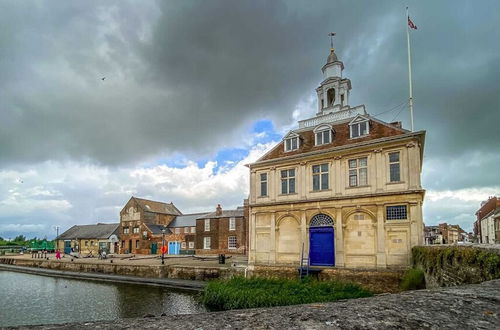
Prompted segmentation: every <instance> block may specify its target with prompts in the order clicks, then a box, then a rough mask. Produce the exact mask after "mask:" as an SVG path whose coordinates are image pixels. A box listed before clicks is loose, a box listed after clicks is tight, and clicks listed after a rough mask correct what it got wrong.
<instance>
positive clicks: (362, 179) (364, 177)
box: [359, 168, 368, 186]
mask: <svg viewBox="0 0 500 330" xmlns="http://www.w3.org/2000/svg"><path fill="white" fill-rule="evenodd" d="M367 184H368V170H367V169H366V168H360V169H359V185H360V186H365V185H367Z"/></svg>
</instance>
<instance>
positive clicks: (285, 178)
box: [280, 168, 297, 195]
mask: <svg viewBox="0 0 500 330" xmlns="http://www.w3.org/2000/svg"><path fill="white" fill-rule="evenodd" d="M290 171H293V175H290ZM285 172H286V176H284V173H285ZM296 178H297V170H296V169H295V168H288V169H284V170H280V183H281V194H282V195H289V194H296V193H297V189H296V183H297V180H296ZM284 182H286V183H285V185H286V191H284V190H283V183H284ZM292 182H293V184H291V183H292ZM290 187H293V191H291V189H290Z"/></svg>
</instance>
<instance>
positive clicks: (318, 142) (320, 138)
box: [316, 132, 323, 145]
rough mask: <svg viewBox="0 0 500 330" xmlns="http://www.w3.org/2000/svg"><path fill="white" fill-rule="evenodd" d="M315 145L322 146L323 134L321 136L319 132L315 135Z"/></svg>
mask: <svg viewBox="0 0 500 330" xmlns="http://www.w3.org/2000/svg"><path fill="white" fill-rule="evenodd" d="M316 144H317V145H320V144H323V134H321V132H319V133H316Z"/></svg>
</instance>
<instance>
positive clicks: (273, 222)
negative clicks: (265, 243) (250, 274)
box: [269, 212, 276, 264]
mask: <svg viewBox="0 0 500 330" xmlns="http://www.w3.org/2000/svg"><path fill="white" fill-rule="evenodd" d="M270 234H271V235H270V240H271V242H270V243H271V245H270V251H269V263H270V264H275V263H276V213H274V212H271V232H270Z"/></svg>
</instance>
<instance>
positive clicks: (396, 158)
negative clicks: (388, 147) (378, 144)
mask: <svg viewBox="0 0 500 330" xmlns="http://www.w3.org/2000/svg"><path fill="white" fill-rule="evenodd" d="M389 162H391V163H395V162H399V152H391V153H390V154H389Z"/></svg>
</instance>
